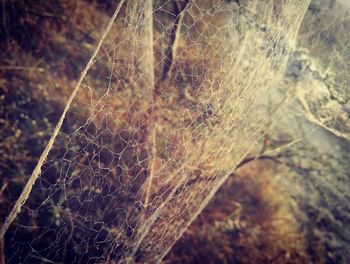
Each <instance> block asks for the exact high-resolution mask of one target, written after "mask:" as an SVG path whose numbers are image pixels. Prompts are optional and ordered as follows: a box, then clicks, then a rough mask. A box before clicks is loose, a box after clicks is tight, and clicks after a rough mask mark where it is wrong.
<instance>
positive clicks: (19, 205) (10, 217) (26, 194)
mask: <svg viewBox="0 0 350 264" xmlns="http://www.w3.org/2000/svg"><path fill="white" fill-rule="evenodd" d="M124 2H125V0H121V1H120V3H119V5H118V6H117V8H116V9H115V11H114V14H113V16H112V17H111V19H110V20H109V22H108V25H107V27H106V29H105V31H104V32H103V35H102V37H101V39H100V41H99V43H98V44H97V47H96V49H95V51H94V53H93V54H92V55H91V57H90V60H89V62H88V63H87V64H86V66H85V69H84V70H83V72H82V73H81V75H80V78H79V81H78V82H77V84H76V85H75V87H74V90H73V92H72V94H71V95H70V97H69V99H68V101H67V104H66V106H65V108H64V110H63V113H62V115H61V117H60V119H59V121H58V123H57V125H56V127H55V130H54V131H53V133H52V135H51V138H50V140H49V142H48V144H47V145H46V147H45V149H44V151H43V153H42V154H41V156H40V159H39V161H38V163H37V165H36V167H35V169H34V171H33V173H32V175H31V176H30V178H29V180H28V182H27V184H26V186H25V187H24V189H23V191H22V193H21V195H20V196H19V198H18V199H17V201H16V203H15V205H14V207H13V208H12V211H11V213H10V214H9V215H8V216H7V218H6V220H5V223H4V224H3V225H2V227H1V232H0V239H3V237H4V235H5V233H6V231H7V229H8V228H9V226H10V225H11V224H12V222H13V221H14V220H15V218H16V217H17V215H18V213H19V212H20V211H21V208H22V206H23V204H24V203H25V202H26V201H27V199H28V197H29V194H30V192H31V190H32V188H33V185H34V183H35V181H36V180H37V178H38V177H39V175H40V173H41V167H42V166H43V164H44V162H45V160H46V158H47V156H48V154H49V152H50V150H51V148H52V146H53V144H54V142H55V139H56V137H57V135H58V132H59V131H60V129H61V126H62V124H63V121H64V119H65V117H66V114H67V112H68V109H69V107H70V105H71V104H72V101H73V99H74V97H75V95H76V94H77V92H78V90H79V88H80V85H81V83H82V81H83V79H84V78H85V75H86V74H87V72H88V70H89V69H90V67H91V66H92V65H93V63H94V59H95V57H96V55H97V53H98V52H99V50H100V48H101V46H102V43H103V41H104V39H105V38H106V36H107V34H108V32H109V31H110V29H111V28H112V26H113V22H114V20H115V19H116V17H117V15H118V14H119V11H120V9H121V7H122V5H123V3H124Z"/></svg>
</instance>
